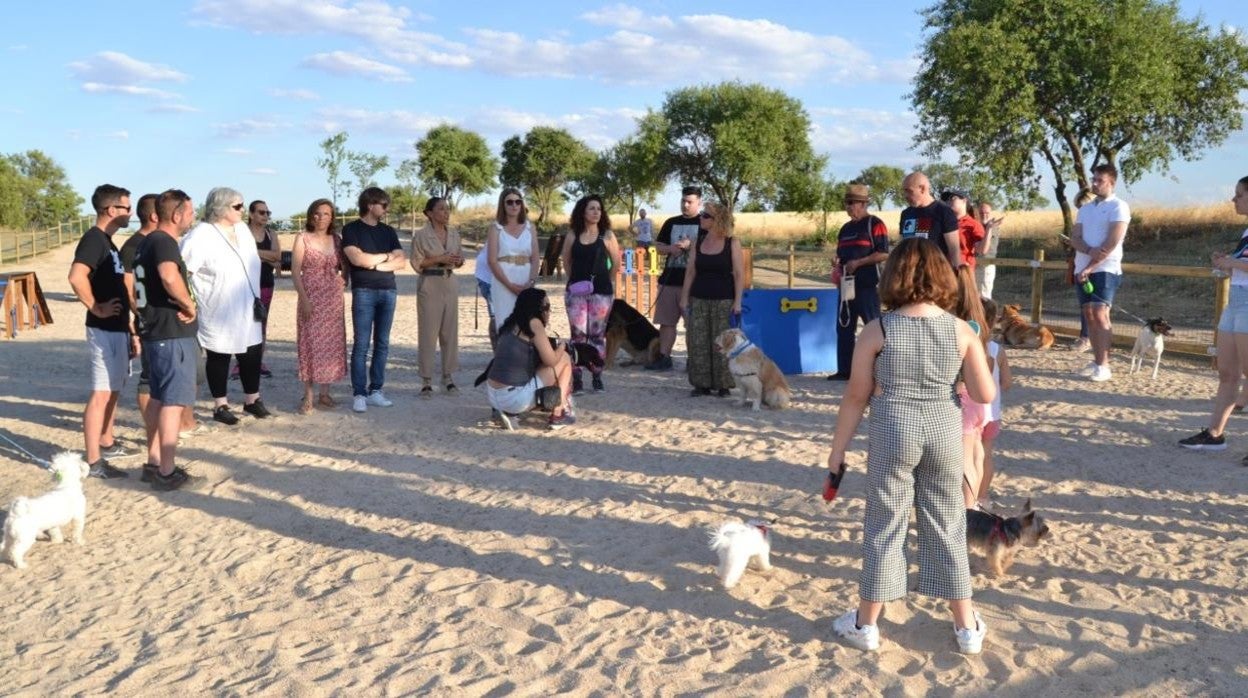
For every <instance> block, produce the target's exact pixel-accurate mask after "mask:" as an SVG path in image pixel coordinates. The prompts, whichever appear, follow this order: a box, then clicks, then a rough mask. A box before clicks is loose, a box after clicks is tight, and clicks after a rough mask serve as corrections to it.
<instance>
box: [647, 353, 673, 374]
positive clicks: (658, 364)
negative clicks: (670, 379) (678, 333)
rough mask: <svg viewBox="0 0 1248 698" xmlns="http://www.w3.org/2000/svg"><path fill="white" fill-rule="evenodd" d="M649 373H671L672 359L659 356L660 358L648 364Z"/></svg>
mask: <svg viewBox="0 0 1248 698" xmlns="http://www.w3.org/2000/svg"><path fill="white" fill-rule="evenodd" d="M646 370H647V371H670V370H672V357H670V356H663V355H662V354H660V355H659V358H657V359H655V360H654V361H651V362H650V363H648V364H646Z"/></svg>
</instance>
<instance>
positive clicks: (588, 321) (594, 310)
mask: <svg viewBox="0 0 1248 698" xmlns="http://www.w3.org/2000/svg"><path fill="white" fill-rule="evenodd" d="M563 302H564V304H565V305H566V306H567V308H568V327H569V328H570V329H571V332H572V341H573V342H581V343H584V344H589V345H592V346H593V347H594V348H595V349H597V350H598V353H599V354H601V355H602V356H604V357H605V356H606V355H607V316H608V315H610V314H611V304H612V303H614V302H615V296H609V295H606V294H601V295H600V294H596V293H591V294H590V295H588V296H574V295H572V294H570V293H569V294H564V298H563ZM572 373H573V375H577V376H579V375H581V367H580V366H576V367H573V369H572Z"/></svg>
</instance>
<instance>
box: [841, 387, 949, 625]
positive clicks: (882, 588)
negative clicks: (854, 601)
mask: <svg viewBox="0 0 1248 698" xmlns="http://www.w3.org/2000/svg"><path fill="white" fill-rule="evenodd" d="M868 434H869V445H868V454H867V480H868V486H867V493H866V494H867V512H866V517H865V521H864V522H863V536H862V538H863V540H862V548H863V555H862V576H861V577H860V579H859V593H860V594H861V596H862V598H863V599H864V600H867V601H892V600H894V599H900V598H902V597H904V596H905V594H906V573H907V567H906V536H907V534H908V532H909V528H910V509H911V507H913V508H914V509H915V510H916V519H917V522H918V529H919V587H918V592H919V593H920V594H923V595H925V596H935V597H938V598H942V599H969V598H970V597H971V573H970V567H969V566H968V563H967V559H966V507H965V502H964V501H963V498H962V413H961V410H960V409H959V407H958V404H957V402H955V401H954V400H953V399H948V400H941V401H936V402H917V401H914V400H902V399H889V398H887V397H885V396H875V397H873V398H871V416H870V428H869V431H868Z"/></svg>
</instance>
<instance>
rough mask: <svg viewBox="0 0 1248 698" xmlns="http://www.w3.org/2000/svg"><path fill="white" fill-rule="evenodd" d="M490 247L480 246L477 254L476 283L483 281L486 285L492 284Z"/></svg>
mask: <svg viewBox="0 0 1248 698" xmlns="http://www.w3.org/2000/svg"><path fill="white" fill-rule="evenodd" d="M489 255H490V246H489V245H482V246H481V251H480V252H478V253H477V271H476V277H477V280H478V281H484V282H485V283H487V284H493V283H494V275H493V274H491V273H490V260H489V259H488V257H489Z"/></svg>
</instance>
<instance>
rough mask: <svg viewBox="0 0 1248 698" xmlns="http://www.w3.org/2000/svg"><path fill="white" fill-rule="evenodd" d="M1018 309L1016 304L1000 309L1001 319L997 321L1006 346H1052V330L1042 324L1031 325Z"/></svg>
mask: <svg viewBox="0 0 1248 698" xmlns="http://www.w3.org/2000/svg"><path fill="white" fill-rule="evenodd" d="M1019 309H1020V306H1017V305H1007V306H1005V307H1004V308H1002V309H1001V321H1000V323H998V329H999V332H1000V337H1001V342H1002V343H1003V344H1004V345H1005V346H1007V347H1023V348H1024V349H1048V348H1049V347H1051V346H1053V331H1052V330H1050V329H1049V328H1047V327H1045V326H1044V325H1035V326H1032V324H1031V323H1030V322H1027V321H1026V320H1024V319H1023V316H1022V315H1020V314H1019ZM993 334H996V333H995V332H994V333H993Z"/></svg>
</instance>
